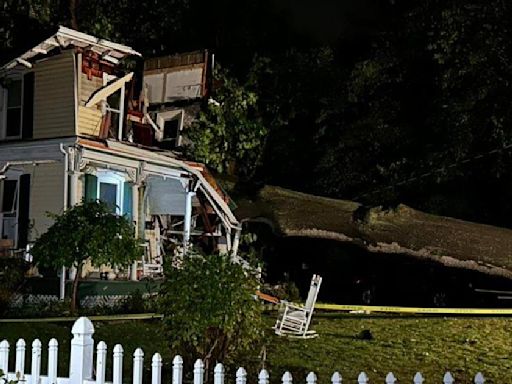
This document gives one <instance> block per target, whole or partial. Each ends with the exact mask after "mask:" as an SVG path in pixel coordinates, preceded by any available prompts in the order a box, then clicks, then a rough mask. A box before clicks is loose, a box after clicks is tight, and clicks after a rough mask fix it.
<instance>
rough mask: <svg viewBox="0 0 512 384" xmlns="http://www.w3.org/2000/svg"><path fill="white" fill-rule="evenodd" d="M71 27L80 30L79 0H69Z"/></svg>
mask: <svg viewBox="0 0 512 384" xmlns="http://www.w3.org/2000/svg"><path fill="white" fill-rule="evenodd" d="M69 16H70V18H71V28H73V29H76V30H78V0H69Z"/></svg>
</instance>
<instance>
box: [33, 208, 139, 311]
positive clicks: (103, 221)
mask: <svg viewBox="0 0 512 384" xmlns="http://www.w3.org/2000/svg"><path fill="white" fill-rule="evenodd" d="M48 215H49V216H50V217H51V218H52V219H53V220H54V223H53V224H52V226H51V227H50V228H48V230H47V231H46V232H45V233H43V234H42V235H41V236H40V237H39V238H38V239H37V240H36V242H35V244H34V247H33V248H32V255H33V256H34V261H35V262H36V263H38V264H39V265H42V266H46V267H53V268H56V269H57V268H60V267H63V266H64V267H67V268H70V267H76V268H77V273H76V277H75V281H74V283H73V295H72V302H71V310H72V311H74V310H75V309H76V301H77V294H78V279H79V278H80V274H81V271H82V267H83V265H84V263H85V262H86V261H87V260H89V261H90V262H91V264H92V265H93V266H101V265H112V266H121V267H122V266H127V265H129V264H130V263H131V262H132V261H133V260H135V259H136V258H138V257H139V256H140V253H141V251H140V247H138V245H137V241H136V239H135V238H134V236H133V234H134V228H133V226H132V224H131V223H130V222H129V221H128V220H127V219H126V218H125V217H124V216H117V215H113V214H112V212H111V209H110V208H109V207H108V206H107V205H106V204H105V203H103V202H101V201H88V202H83V203H82V204H79V205H75V206H73V207H71V208H70V209H68V210H66V211H65V212H64V213H62V214H61V215H55V214H48Z"/></svg>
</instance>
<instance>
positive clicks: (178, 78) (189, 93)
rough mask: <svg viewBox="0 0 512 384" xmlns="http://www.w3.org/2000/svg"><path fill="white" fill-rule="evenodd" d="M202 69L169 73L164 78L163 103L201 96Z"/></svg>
mask: <svg viewBox="0 0 512 384" xmlns="http://www.w3.org/2000/svg"><path fill="white" fill-rule="evenodd" d="M202 82H203V68H202V67H200V68H191V69H186V70H181V71H175V72H169V73H167V76H166V84H165V101H166V102H169V101H175V100H184V99H185V100H186V99H196V98H198V97H201V96H202V87H203V85H202Z"/></svg>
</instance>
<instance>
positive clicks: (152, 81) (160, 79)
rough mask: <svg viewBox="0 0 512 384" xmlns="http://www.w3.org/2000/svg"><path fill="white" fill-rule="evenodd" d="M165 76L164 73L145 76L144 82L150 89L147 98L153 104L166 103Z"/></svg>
mask: <svg viewBox="0 0 512 384" xmlns="http://www.w3.org/2000/svg"><path fill="white" fill-rule="evenodd" d="M164 76H165V74H164V73H158V74H155V75H144V82H145V83H146V85H147V87H148V95H147V96H148V99H149V102H150V103H151V104H153V103H163V102H164V100H163V97H164Z"/></svg>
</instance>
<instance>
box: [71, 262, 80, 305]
mask: <svg viewBox="0 0 512 384" xmlns="http://www.w3.org/2000/svg"><path fill="white" fill-rule="evenodd" d="M81 274H82V263H79V264H78V267H77V269H76V275H75V279H74V280H73V292H72V294H71V313H72V314H74V313H75V312H76V310H77V309H78V282H79V280H80V275H81Z"/></svg>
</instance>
